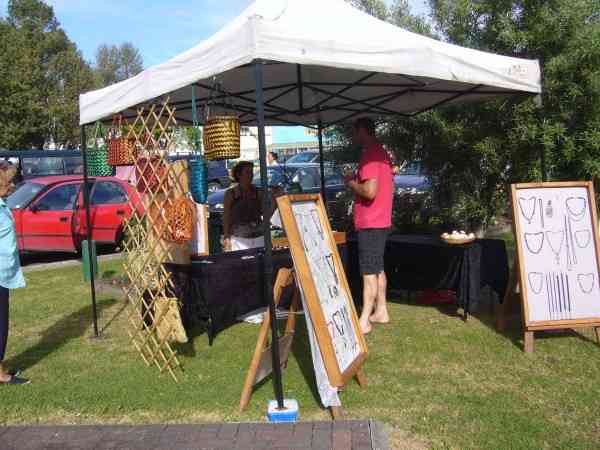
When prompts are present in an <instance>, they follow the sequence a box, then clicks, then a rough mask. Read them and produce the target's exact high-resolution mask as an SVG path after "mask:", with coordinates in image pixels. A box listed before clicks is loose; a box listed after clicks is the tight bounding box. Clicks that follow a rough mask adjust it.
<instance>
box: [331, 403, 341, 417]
mask: <svg viewBox="0 0 600 450" xmlns="http://www.w3.org/2000/svg"><path fill="white" fill-rule="evenodd" d="M329 412H330V413H331V418H332V419H333V420H342V407H341V406H330V407H329Z"/></svg>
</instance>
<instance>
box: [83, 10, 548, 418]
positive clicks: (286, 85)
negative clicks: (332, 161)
mask: <svg viewBox="0 0 600 450" xmlns="http://www.w3.org/2000/svg"><path fill="white" fill-rule="evenodd" d="M192 86H195V87H196V89H195V90H196V91H200V96H199V97H198V99H197V100H198V101H199V102H200V103H201V104H202V103H203V102H206V101H207V100H209V99H211V100H212V104H213V105H216V106H217V107H219V106H222V107H225V106H229V109H231V110H234V111H236V112H237V113H238V114H239V117H240V122H241V124H242V125H257V126H258V138H259V139H258V140H259V150H260V163H261V164H260V166H261V178H262V180H261V181H262V186H263V189H265V190H266V189H267V187H268V185H267V173H266V172H267V170H266V145H265V132H264V127H265V125H304V126H309V127H315V128H318V129H319V141H320V149H321V151H322V148H323V147H322V135H321V130H322V128H323V127H325V126H330V125H334V124H338V123H343V122H346V121H351V120H353V119H354V118H356V117H358V116H367V115H371V116H398V115H400V116H411V115H414V114H418V113H420V112H422V111H426V110H428V109H431V108H434V107H436V106H439V105H442V104H451V103H455V102H465V101H480V100H485V99H488V98H492V97H498V96H512V95H515V94H539V93H541V71H540V66H539V63H538V62H537V61H529V60H523V59H518V58H510V57H505V56H498V55H494V54H490V53H485V52H480V51H476V50H470V49H466V48H462V47H459V46H455V45H450V44H445V43H442V42H439V41H436V40H434V39H430V38H426V37H423V36H420V35H417V34H414V33H410V32H408V31H405V30H403V29H401V28H398V27H396V26H394V25H391V24H389V23H386V22H383V21H381V20H378V19H376V18H373V17H371V16H370V15H368V14H366V13H363V12H361V11H359V10H357V9H355V8H353V7H352V6H350V5H349V4H348V3H347V2H345V1H344V0H256V1H255V2H254V3H253V4H252V5H251V6H250V7H248V8H247V9H246V10H245V11H244V12H243V13H242V14H241V15H240V16H239V17H238V18H236V19H235V20H233V21H232V22H231V23H230V24H229V25H227V26H226V27H224V28H223V29H222V30H221V31H219V32H218V33H216V34H215V35H214V36H212V37H211V38H210V39H208V40H206V41H204V42H202V43H200V44H199V45H197V46H196V47H194V48H192V49H191V50H188V51H187V52H185V53H182V54H181V55H179V56H177V57H175V58H173V59H171V60H170V61H167V62H165V63H163V64H160V65H158V66H155V67H151V68H149V69H147V70H145V71H143V72H142V73H140V74H139V75H137V76H135V77H133V78H130V79H128V80H125V81H123V82H121V83H117V84H115V85H112V86H109V87H107V88H104V89H100V90H97V91H93V92H89V93H86V94H83V95H81V96H80V124H81V125H82V126H83V133H82V136H83V138H82V141H83V144H84V145H83V147H84V152H83V154H84V164H86V165H87V157H86V153H87V152H86V151H85V125H87V124H90V123H93V122H96V121H98V120H108V119H109V118H110V117H111V116H112V115H114V114H117V113H122V114H123V115H124V116H125V117H128V116H130V117H135V116H136V115H137V108H138V107H140V106H145V105H148V104H153V103H157V102H162V101H163V100H164V99H165V98H167V97H168V98H169V103H170V105H171V106H175V107H176V119H177V120H178V121H179V122H180V123H181V122H183V123H191V122H192V97H193V95H192ZM197 88H199V89H197ZM322 163H323V158H321V164H322ZM321 172H323V170H321ZM85 174H87V169H86V170H85ZM85 177H86V183H87V175H85ZM323 187H324V181H323V179H322V188H323ZM88 191H89V189H84V197H85V203H86V220H87V225H88V226H87V229H88V245H89V248H88V249H89V252H90V254H91V236H90V233H91V227H90V213H89V198H88V196H89V194H88ZM263 201H264V202H265V204H264V205H263V210H265V211H268V210H269V208H270V205H269V203H270V196H269V195H265V196H263ZM264 237H265V259H264V276H265V283H263V287H264V295H265V299H266V301H267V302H268V304H269V307H270V312H271V317H275V306H274V303H273V290H272V278H273V267H272V249H271V234H270V230H269V229H268V227H265V235H264ZM90 282H91V289H92V302H93V304H94V324H95V327H96V328H97V325H96V314H95V288H94V278H93V272H92V277H91V280H90ZM271 331H272V335H273V342H274V344H273V345H272V349H273V351H272V354H273V366H272V367H273V372H274V381H275V391H276V395H277V401H278V404H279V407H280V408H281V407H283V390H282V384H281V369H280V367H281V365H280V363H279V354H278V352H279V346H278V345H277V344H275V343H276V342H277V325H276V321H274V320H272V321H271Z"/></svg>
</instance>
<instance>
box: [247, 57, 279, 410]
mask: <svg viewBox="0 0 600 450" xmlns="http://www.w3.org/2000/svg"><path fill="white" fill-rule="evenodd" d="M254 77H255V81H256V124H257V127H258V151H259V155H260V181H261V186H262V191H263V205H262V206H263V216H264V217H265V227H264V228H265V229H264V238H265V249H264V258H263V268H264V270H263V276H264V277H265V279H264V283H263V286H264V298H265V300H266V301H267V304H268V305H269V312H270V314H271V317H272V318H273V320H271V356H272V358H273V384H274V387H275V396H276V398H277V407H278V408H279V409H283V407H284V404H283V381H282V377H281V362H280V357H279V336H278V334H277V320H275V318H276V317H277V315H276V311H275V302H274V300H273V247H272V242H271V227H270V226H269V225H270V214H269V212H270V211H271V196H270V195H269V185H268V177H267V145H266V139H265V105H264V92H263V64H262V61H256V62H255V63H254Z"/></svg>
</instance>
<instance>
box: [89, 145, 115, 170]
mask: <svg viewBox="0 0 600 450" xmlns="http://www.w3.org/2000/svg"><path fill="white" fill-rule="evenodd" d="M87 152H88V154H87V159H88V161H87V172H88V175H89V176H90V177H110V176H112V175H114V168H113V166H111V165H110V164H108V149H107V148H106V145H100V146H97V147H92V148H90V149H89V150H87Z"/></svg>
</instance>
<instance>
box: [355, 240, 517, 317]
mask: <svg viewBox="0 0 600 450" xmlns="http://www.w3.org/2000/svg"><path fill="white" fill-rule="evenodd" d="M348 258H349V268H350V271H351V273H350V276H349V279H350V280H351V284H352V291H353V295H354V297H355V298H357V295H358V294H359V293H360V289H361V285H362V283H361V281H360V273H359V267H358V246H357V243H356V241H355V240H350V241H349V242H348ZM385 271H386V274H387V276H388V287H389V288H393V289H402V290H409V291H421V290H426V289H439V290H442V289H449V290H453V291H456V294H457V298H458V306H459V307H461V308H463V310H464V312H465V315H466V314H468V313H469V312H471V311H474V310H476V308H477V306H478V302H479V300H480V296H481V289H482V288H483V287H484V286H489V287H490V288H491V289H492V290H493V291H494V292H496V294H497V295H498V297H499V298H500V301H502V299H503V298H504V293H505V292H506V286H507V283H508V257H507V254H506V246H505V243H504V241H502V240H498V239H479V240H476V241H475V242H473V243H471V244H466V245H450V244H446V243H445V242H444V241H442V240H441V239H440V238H439V237H437V236H429V235H398V234H395V235H391V236H390V237H389V239H388V242H387V246H386V254H385Z"/></svg>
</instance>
